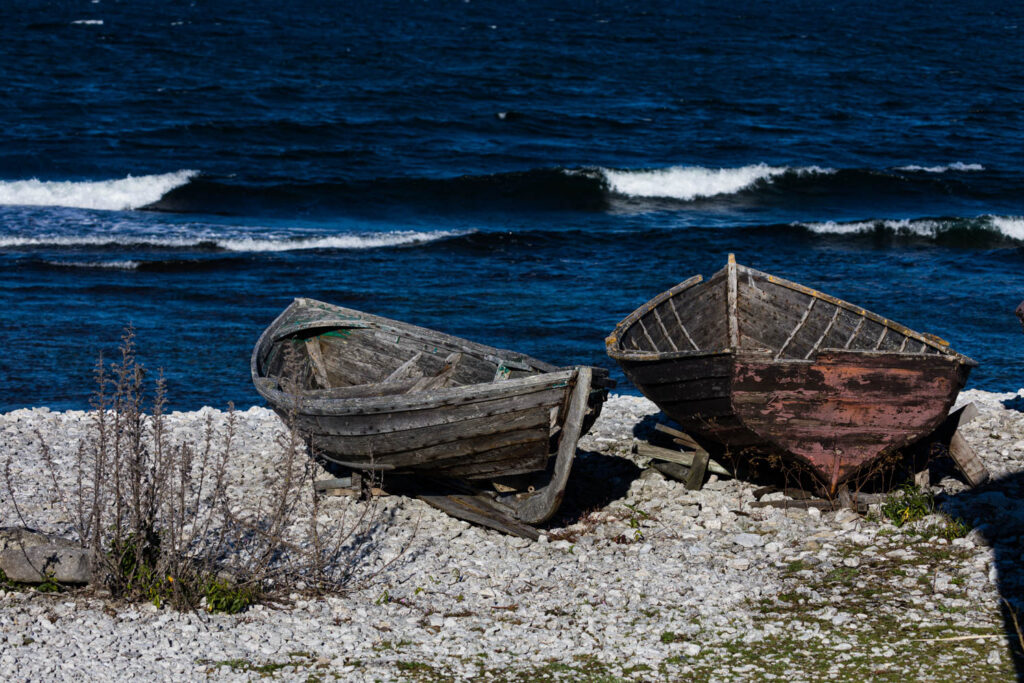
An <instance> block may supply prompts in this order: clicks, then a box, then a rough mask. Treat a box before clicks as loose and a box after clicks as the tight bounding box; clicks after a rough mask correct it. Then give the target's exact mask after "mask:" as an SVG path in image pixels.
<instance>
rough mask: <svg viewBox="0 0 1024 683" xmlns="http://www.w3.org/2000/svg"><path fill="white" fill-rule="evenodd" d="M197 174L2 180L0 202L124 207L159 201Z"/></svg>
mask: <svg viewBox="0 0 1024 683" xmlns="http://www.w3.org/2000/svg"><path fill="white" fill-rule="evenodd" d="M196 175H197V172H196V171H189V170H183V171H175V172H174V173H164V174H161V175H144V176H137V177H136V176H128V177H126V178H121V179H119V180H97V181H43V180H36V179H32V180H8V181H0V204H8V205H22V206H63V207H69V208H76V209H99V210H105V211H125V210H128V209H138V208H141V207H143V206H146V205H147V204H152V203H153V202H156V201H158V200H159V199H160V198H161V197H163V196H164V195H165V194H167V193H168V192H170V191H171V190H173V189H175V188H177V187H181V186H182V185H185V184H187V183H188V182H189V181H190V180H191V179H192V178H193V177H195V176H196Z"/></svg>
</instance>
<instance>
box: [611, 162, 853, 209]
mask: <svg viewBox="0 0 1024 683" xmlns="http://www.w3.org/2000/svg"><path fill="white" fill-rule="evenodd" d="M600 172H601V174H602V175H603V176H604V178H605V181H606V182H607V183H608V187H609V188H610V189H611V190H612V192H615V193H617V194H620V195H625V196H627V197H650V198H668V199H681V200H683V201H690V200H693V199H699V198H701V197H714V196H716V195H723V194H734V193H736V192H740V191H741V190H745V189H747V188H749V187H751V186H752V185H754V184H755V183H757V182H759V181H762V180H769V179H771V178H774V177H775V176H780V175H783V174H784V173H796V174H798V175H807V174H816V173H820V174H829V173H834V172H835V171H834V169H830V168H821V167H818V166H809V167H804V168H794V167H789V166H769V165H767V164H753V165H750V166H740V167H738V168H704V167H702V166H672V167H669V168H660V169H651V170H643V171H617V170H613V169H600Z"/></svg>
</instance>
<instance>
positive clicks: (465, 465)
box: [250, 298, 614, 538]
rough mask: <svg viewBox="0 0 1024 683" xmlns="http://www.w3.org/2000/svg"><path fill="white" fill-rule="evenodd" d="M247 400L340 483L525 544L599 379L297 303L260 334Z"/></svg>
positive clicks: (570, 452) (591, 417)
mask: <svg viewBox="0 0 1024 683" xmlns="http://www.w3.org/2000/svg"><path fill="white" fill-rule="evenodd" d="M250 369H251V373H252V379H253V383H254V384H255V386H256V390H257V391H258V392H259V393H260V395H261V396H262V397H263V398H264V399H265V400H266V401H267V403H268V404H269V405H270V406H271V407H272V408H273V409H274V410H275V411H276V412H277V413H278V414H279V415H281V416H282V417H283V418H284V419H285V420H286V422H288V423H289V425H291V426H293V428H295V429H297V430H298V431H299V433H300V434H302V435H303V436H304V437H306V438H307V439H308V441H309V444H310V447H311V451H312V452H313V453H314V454H316V455H317V456H318V457H321V458H323V459H324V460H326V461H327V462H328V463H330V464H332V465H333V469H334V471H335V472H336V473H338V474H341V475H343V476H344V475H347V476H348V477H349V481H350V482H351V481H352V478H351V473H355V475H356V480H357V481H358V479H359V478H360V473H367V474H368V475H369V477H368V478H372V476H373V475H377V476H381V475H383V476H384V477H385V478H386V481H387V486H388V488H389V490H394V491H395V492H400V493H408V494H410V495H417V496H418V497H420V498H422V499H423V500H425V501H427V502H428V503H430V504H432V505H434V506H436V507H439V508H441V509H442V510H444V511H445V512H448V513H449V514H452V515H454V516H456V517H460V518H462V519H466V520H467V521H470V522H474V523H478V524H482V525H485V526H489V527H492V528H496V529H499V530H501V531H505V532H507V533H514V534H517V535H521V536H526V537H530V538H536V537H537V535H538V532H537V531H536V530H535V529H533V525H536V524H540V523H542V522H544V521H545V520H547V519H549V518H550V517H551V516H552V515H553V514H554V513H555V511H556V510H557V509H558V506H559V504H560V503H561V500H562V497H563V495H564V491H565V487H566V482H567V480H568V477H569V473H570V470H571V468H572V463H573V459H574V457H575V455H576V443H577V441H578V440H579V438H580V437H581V436H582V435H583V434H585V433H586V432H587V431H588V430H589V429H590V427H591V426H592V425H593V423H594V421H595V420H596V419H597V417H598V415H599V414H600V411H601V407H602V405H603V404H604V401H605V400H606V398H607V396H608V389H609V388H611V387H613V386H614V381H612V380H610V379H609V378H608V372H607V370H605V369H603V368H592V367H587V366H573V367H556V366H554V365H552V364H550V363H546V362H544V361H541V360H537V359H535V358H531V357H529V356H527V355H524V354H521V353H516V352H513V351H508V350H505V349H498V348H495V347H490V346H485V345H483V344H478V343H476V342H472V341H468V340H465V339H461V338H458V337H454V336H451V335H447V334H444V333H441V332H437V331H435V330H430V329H427V328H423V327H418V326H415V325H410V324H408V323H404V322H400V321H396V320H391V319H388V318H384V317H381V316H376V315H371V314H368V313H364V312H361V311H356V310H353V309H348V308H343V307H340V306H334V305H331V304H327V303H324V302H320V301H315V300H312V299H305V298H299V299H296V300H295V301H294V302H293V303H292V304H291V305H290V306H288V308H286V309H285V310H284V312H282V313H281V315H280V316H278V318H277V319H276V320H274V322H273V323H271V325H270V326H269V327H268V328H267V329H266V330H265V331H264V332H263V334H262V335H261V337H260V339H259V341H258V342H257V343H256V346H255V348H254V349H253V354H252V359H251V364H250Z"/></svg>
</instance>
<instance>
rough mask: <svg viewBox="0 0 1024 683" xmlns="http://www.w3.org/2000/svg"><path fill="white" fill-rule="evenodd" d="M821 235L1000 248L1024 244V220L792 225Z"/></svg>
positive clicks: (997, 218)
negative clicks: (893, 238)
mask: <svg viewBox="0 0 1024 683" xmlns="http://www.w3.org/2000/svg"><path fill="white" fill-rule="evenodd" d="M791 225H792V227H796V228H800V229H803V230H807V231H809V232H812V233H815V234H818V235H843V236H848V235H852V236H875V237H879V236H891V237H898V238H912V239H919V238H923V239H926V240H929V241H936V242H943V243H953V242H955V243H958V244H962V245H963V246H978V247H987V246H997V245H999V244H1005V243H1007V242H1011V243H1017V242H1024V217H1021V216H991V215H983V216H978V217H976V218H905V219H899V220H896V219H888V220H867V221H851V222H847V223H840V222H835V221H824V222H820V223H800V222H797V223H792V224H791Z"/></svg>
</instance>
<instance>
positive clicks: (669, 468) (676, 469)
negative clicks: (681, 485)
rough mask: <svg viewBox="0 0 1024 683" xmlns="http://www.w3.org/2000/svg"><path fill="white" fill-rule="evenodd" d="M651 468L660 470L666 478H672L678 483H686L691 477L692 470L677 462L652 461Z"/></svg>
mask: <svg viewBox="0 0 1024 683" xmlns="http://www.w3.org/2000/svg"><path fill="white" fill-rule="evenodd" d="M651 467H653V468H654V469H656V470H658V471H659V472H661V473H662V474H664V475H665V476H666V477H671V478H672V479H675V480H676V481H682V482H685V481H686V480H687V478H689V476H690V468H689V467H687V466H686V465H680V464H679V463H677V462H668V461H667V460H662V461H659V460H652V461H651Z"/></svg>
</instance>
